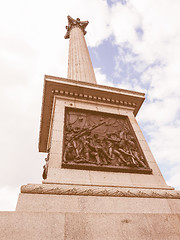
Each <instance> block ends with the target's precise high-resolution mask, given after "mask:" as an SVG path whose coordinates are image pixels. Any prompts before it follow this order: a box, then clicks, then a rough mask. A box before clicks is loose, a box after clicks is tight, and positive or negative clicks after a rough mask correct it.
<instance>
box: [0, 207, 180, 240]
mask: <svg viewBox="0 0 180 240" xmlns="http://www.w3.org/2000/svg"><path fill="white" fill-rule="evenodd" d="M179 219H180V214H154V213H152V214H143V213H134V214H123V213H122V214H119V213H114V214H111V213H109V214H104V213H101V214H99V213H45V212H43V213H42V212H4V213H0V229H1V231H0V239H1V240H9V239H11V240H24V239H26V240H30V239H31V240H41V239H42V240H44V239H46V240H56V239H62V240H63V239H64V240H74V239H76V240H82V239H84V240H102V239H107V240H112V239H122V240H132V239H133V240H139V239H141V240H147V239H150V240H151V239H152V240H154V239H156V240H162V239H163V240H172V239H173V240H179V239H180V228H179V225H180V220H179Z"/></svg>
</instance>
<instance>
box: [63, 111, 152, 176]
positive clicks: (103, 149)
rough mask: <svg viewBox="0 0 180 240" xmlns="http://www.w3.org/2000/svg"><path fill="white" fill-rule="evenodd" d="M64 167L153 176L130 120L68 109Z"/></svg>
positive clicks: (65, 126) (66, 114) (65, 128)
mask: <svg viewBox="0 0 180 240" xmlns="http://www.w3.org/2000/svg"><path fill="white" fill-rule="evenodd" d="M62 167H63V168H75V169H88V170H100V171H115V172H131V173H132V172H134V173H147V174H151V173H152V170H151V169H150V168H149V165H148V163H147V161H146V159H145V156H144V154H143V152H142V150H141V147H140V145H139V143H138V140H137V138H136V135H135V133H134V131H133V129H132V126H131V124H130V121H129V119H128V117H126V116H122V115H115V114H108V113H102V112H95V111H90V110H82V109H74V108H66V109H65V124H64V137H63V159H62Z"/></svg>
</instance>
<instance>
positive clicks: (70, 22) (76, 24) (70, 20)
mask: <svg viewBox="0 0 180 240" xmlns="http://www.w3.org/2000/svg"><path fill="white" fill-rule="evenodd" d="M67 19H68V26H66V29H67V32H66V34H65V36H64V38H65V39H68V38H69V37H70V36H69V34H70V31H71V29H72V28H73V27H79V28H80V29H81V30H82V31H83V33H84V35H85V34H86V31H85V28H86V27H87V25H88V23H89V22H88V21H80V19H79V18H76V19H73V18H72V17H70V16H69V15H68V16H67Z"/></svg>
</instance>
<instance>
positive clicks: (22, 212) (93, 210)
mask: <svg viewBox="0 0 180 240" xmlns="http://www.w3.org/2000/svg"><path fill="white" fill-rule="evenodd" d="M21 191H22V193H21V194H20V196H19V200H18V204H17V209H16V212H15V213H4V215H3V218H4V220H5V219H8V224H9V226H10V229H13V230H12V232H11V234H12V238H9V239H38V240H39V239H49V240H50V239H51V240H52V239H77V240H81V239H85V240H97V239H122V240H126V239H128V240H129V239H133V240H139V239H141V240H147V239H159V240H161V239H163V240H166V239H167V240H170V239H173V240H175V239H177V240H178V239H180V229H179V225H180V199H179V198H180V192H178V191H174V190H157V189H140V188H135V189H133V188H119V187H94V186H79V185H72V186H70V185H60V184H41V185H31V184H29V185H26V186H22V188H21ZM1 216H2V215H1ZM12 226H13V228H12ZM6 229H7V228H6ZM6 231H7V230H6ZM2 234H4V235H2ZM5 234H8V236H11V235H10V234H9V232H8V233H6V232H3V233H2V232H1V233H0V235H2V238H1V239H7V238H3V236H5ZM32 236H33V237H32Z"/></svg>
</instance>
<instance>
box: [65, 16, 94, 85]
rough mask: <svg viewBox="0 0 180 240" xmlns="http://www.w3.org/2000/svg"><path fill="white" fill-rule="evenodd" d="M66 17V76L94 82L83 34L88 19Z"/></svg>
mask: <svg viewBox="0 0 180 240" xmlns="http://www.w3.org/2000/svg"><path fill="white" fill-rule="evenodd" d="M67 18H68V26H66V29H67V33H66V35H65V36H64V37H65V39H68V38H69V39H70V40H69V58H68V78H69V79H74V80H78V81H83V82H89V83H96V78H95V74H94V70H93V66H92V62H91V58H90V55H89V51H88V48H87V45H86V41H85V38H84V35H85V34H86V31H85V28H86V26H87V25H88V23H89V22H88V21H80V19H79V18H77V19H76V20H74V19H73V18H71V17H70V16H68V17H67Z"/></svg>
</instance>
